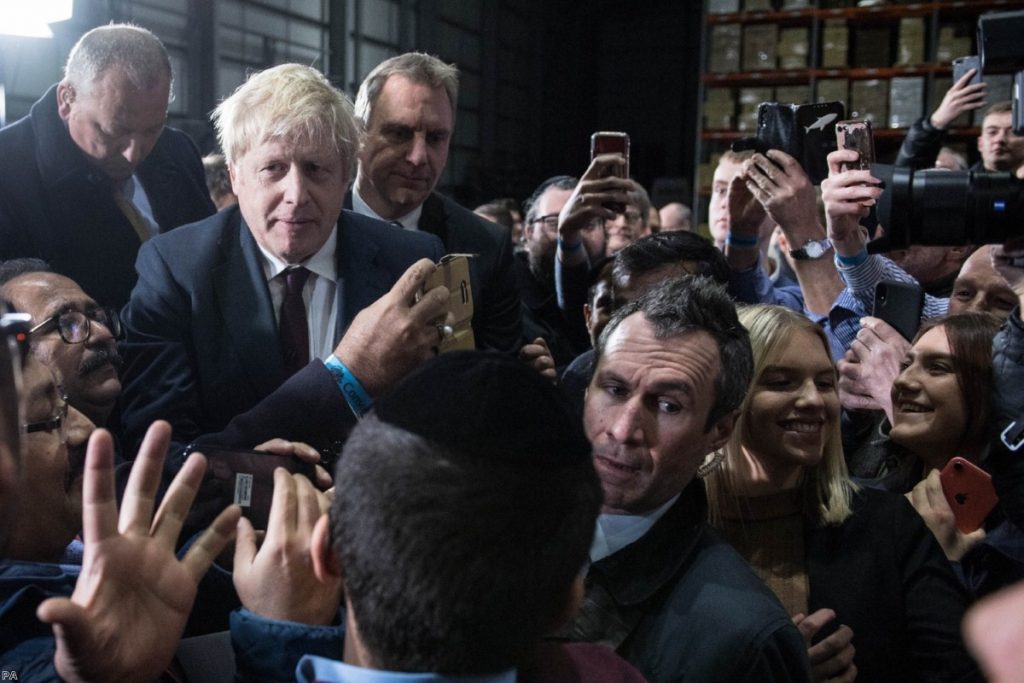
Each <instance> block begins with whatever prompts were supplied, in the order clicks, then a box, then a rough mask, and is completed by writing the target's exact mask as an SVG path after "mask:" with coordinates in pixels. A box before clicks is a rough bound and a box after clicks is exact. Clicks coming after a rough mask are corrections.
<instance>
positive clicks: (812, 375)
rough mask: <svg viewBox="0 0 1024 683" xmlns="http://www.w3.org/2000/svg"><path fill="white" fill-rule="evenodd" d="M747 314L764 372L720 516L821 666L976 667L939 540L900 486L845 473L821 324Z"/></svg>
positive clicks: (727, 462) (894, 675) (784, 313)
mask: <svg viewBox="0 0 1024 683" xmlns="http://www.w3.org/2000/svg"><path fill="white" fill-rule="evenodd" d="M740 321H741V323H742V324H743V325H744V327H746V328H747V330H748V331H749V333H750V341H751V345H752V347H753V351H754V380H753V382H752V384H751V387H750V391H749V392H748V394H747V397H746V399H745V401H744V403H743V405H742V406H741V407H740V413H739V415H738V417H737V420H736V427H735V430H734V432H733V436H732V439H731V440H730V442H729V443H728V444H727V446H726V448H725V456H724V460H723V462H722V464H721V466H720V467H719V468H718V469H717V470H714V471H713V472H712V473H711V474H709V475H708V477H707V478H706V482H707V491H708V500H709V510H710V514H711V521H712V523H713V524H714V525H715V526H716V527H718V528H719V529H720V530H721V532H722V533H723V534H724V535H725V536H726V538H728V539H729V540H730V542H732V543H733V545H734V546H735V547H736V548H737V550H739V552H740V554H742V555H743V556H744V557H745V558H746V559H747V561H748V562H749V563H750V564H751V566H752V567H753V568H754V571H755V572H757V573H758V575H759V576H761V578H762V579H763V580H764V581H765V583H766V584H767V585H768V587H769V588H771V589H772V590H773V591H775V593H776V595H777V596H778V597H779V599H780V600H781V602H782V604H783V605H784V606H785V607H786V608H787V610H788V611H789V613H790V614H791V615H793V617H794V621H796V622H797V624H798V626H799V627H800V629H801V631H802V632H803V633H804V636H805V638H806V639H807V641H808V654H809V656H810V659H811V664H812V667H813V668H814V672H815V676H816V678H819V679H836V680H852V679H853V677H857V678H859V679H861V680H900V681H913V680H928V681H936V680H960V679H961V678H962V677H964V676H967V677H970V676H971V675H972V674H973V673H974V665H973V663H972V662H971V660H970V658H969V657H968V656H967V654H966V653H965V652H964V649H963V645H962V643H961V640H960V634H959V622H960V618H961V617H962V615H963V610H964V607H965V604H966V596H965V594H964V592H963V590H962V588H961V587H960V585H959V583H958V582H957V580H956V578H955V576H954V575H953V572H952V570H951V569H950V567H949V564H948V563H947V562H946V560H945V558H944V557H943V555H942V552H941V550H940V549H939V546H938V545H937V544H936V542H935V539H934V538H933V537H932V535H931V534H930V533H929V531H928V529H927V528H926V527H925V525H924V523H923V522H922V520H921V518H920V517H919V516H918V515H916V514H915V513H914V510H913V509H912V508H911V507H910V505H909V504H908V503H907V501H906V500H904V499H903V497H902V496H898V495H893V494H889V493H886V492H882V491H874V490H862V489H860V488H858V487H857V486H856V485H854V484H853V482H851V481H850V478H849V476H848V475H847V472H846V465H845V462H844V459H843V452H842V446H841V440H840V431H839V397H838V392H837V389H836V374H835V368H834V366H833V364H832V360H831V358H830V356H829V351H828V348H829V347H828V341H827V339H826V337H825V335H824V333H823V331H822V330H821V328H820V327H818V326H817V325H815V324H814V323H813V322H811V321H810V320H808V319H807V318H805V317H803V316H801V315H800V314H798V313H794V312H793V311H790V310H788V309H784V308H780V307H776V306H751V307H748V308H744V309H742V310H741V311H740ZM805 615H806V616H805ZM851 640H852V644H851ZM854 644H855V646H854Z"/></svg>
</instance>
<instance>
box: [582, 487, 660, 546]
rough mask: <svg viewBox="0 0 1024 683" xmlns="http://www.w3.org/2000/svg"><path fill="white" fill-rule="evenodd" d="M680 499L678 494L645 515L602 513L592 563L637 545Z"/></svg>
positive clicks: (595, 530)
mask: <svg viewBox="0 0 1024 683" xmlns="http://www.w3.org/2000/svg"><path fill="white" fill-rule="evenodd" d="M678 498H679V494H676V495H675V496H673V497H672V498H671V500H669V501H668V502H666V503H665V504H664V505H662V506H661V507H659V508H657V509H655V510H651V511H650V512H648V513H646V514H643V515H612V514H607V513H603V512H602V513H601V514H600V515H598V516H597V526H596V527H595V528H594V542H593V543H592V544H591V545H590V561H591V562H597V561H598V560H603V559H604V558H606V557H608V556H609V555H613V554H615V553H617V552H619V551H620V550H622V549H623V548H625V547H626V546H627V545H629V544H630V543H635V542H637V541H639V540H640V539H641V538H643V535H644V534H646V533H647V532H648V531H650V530H651V527H652V526H654V523H655V522H657V521H658V520H659V519H661V518H662V516H663V515H664V514H665V513H666V512H668V509H669V508H670V507H672V505H673V503H675V502H676V500H677V499H678Z"/></svg>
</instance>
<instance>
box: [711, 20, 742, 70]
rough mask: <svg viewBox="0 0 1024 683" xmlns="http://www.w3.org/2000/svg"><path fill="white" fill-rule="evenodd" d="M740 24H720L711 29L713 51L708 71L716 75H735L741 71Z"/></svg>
mask: <svg viewBox="0 0 1024 683" xmlns="http://www.w3.org/2000/svg"><path fill="white" fill-rule="evenodd" d="M742 33H743V32H742V29H741V28H740V25H739V24H720V25H718V26H714V27H712V29H711V50H710V55H709V56H708V70H709V71H711V72H712V73H716V74H729V73H735V72H736V71H739V70H740V36H741V35H742Z"/></svg>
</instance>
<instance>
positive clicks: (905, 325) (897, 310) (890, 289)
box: [872, 280, 924, 341]
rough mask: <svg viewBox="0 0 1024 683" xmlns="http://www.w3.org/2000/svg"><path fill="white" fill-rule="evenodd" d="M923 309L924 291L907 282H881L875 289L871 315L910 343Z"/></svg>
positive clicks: (919, 324) (918, 286)
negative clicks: (885, 323) (889, 326)
mask: <svg viewBox="0 0 1024 683" xmlns="http://www.w3.org/2000/svg"><path fill="white" fill-rule="evenodd" d="M923 308H924V290H923V289H921V286H920V285H917V284H913V283H909V282H891V281H889V280H882V281H881V282H879V283H878V285H877V286H876V287H875V306H874V310H873V311H872V315H873V316H875V317H876V318H880V319H881V320H884V321H885V322H887V323H888V324H889V325H891V326H892V328H893V329H895V330H896V331H897V332H899V333H900V334H901V335H903V337H904V338H905V339H906V340H907V341H911V340H912V339H913V338H914V335H915V334H917V328H918V327H920V326H921V309H923Z"/></svg>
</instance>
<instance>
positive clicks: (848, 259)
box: [836, 247, 868, 268]
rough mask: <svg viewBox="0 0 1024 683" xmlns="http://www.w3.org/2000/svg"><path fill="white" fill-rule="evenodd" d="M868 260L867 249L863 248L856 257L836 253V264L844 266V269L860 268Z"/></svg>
mask: <svg viewBox="0 0 1024 683" xmlns="http://www.w3.org/2000/svg"><path fill="white" fill-rule="evenodd" d="M867 260H868V250H867V247H864V248H862V249H861V250H860V251H859V252H858V253H857V254H856V255H855V256H843V255H841V254H840V253H839V252H836V263H838V264H839V265H841V266H843V267H844V268H852V267H854V266H859V265H860V264H862V263H864V262H865V261H867Z"/></svg>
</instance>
